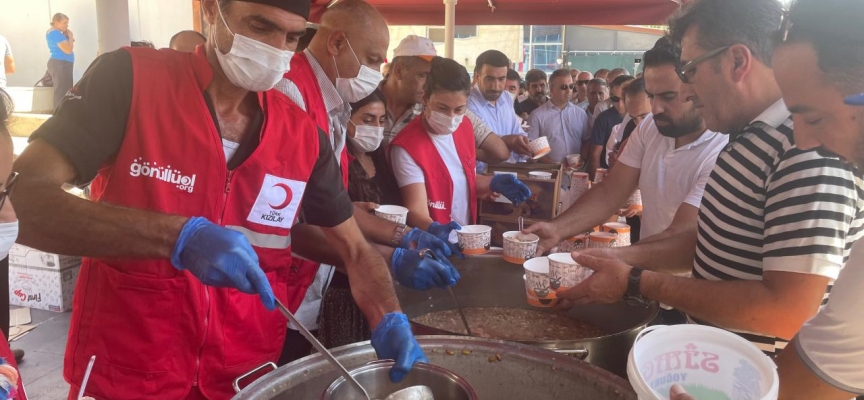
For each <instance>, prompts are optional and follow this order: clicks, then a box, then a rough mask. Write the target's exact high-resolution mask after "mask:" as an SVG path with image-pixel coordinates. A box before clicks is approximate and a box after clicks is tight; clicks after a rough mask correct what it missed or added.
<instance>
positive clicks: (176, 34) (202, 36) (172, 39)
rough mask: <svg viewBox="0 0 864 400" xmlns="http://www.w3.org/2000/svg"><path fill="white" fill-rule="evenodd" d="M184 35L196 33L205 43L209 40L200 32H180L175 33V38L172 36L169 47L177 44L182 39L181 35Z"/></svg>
mask: <svg viewBox="0 0 864 400" xmlns="http://www.w3.org/2000/svg"><path fill="white" fill-rule="evenodd" d="M184 33H194V34H196V35H198V36H200V37H201V40H203V41H205V42H206V41H207V38H206V37H204V35H202V34H201V32H198V31H180V32H177V33H175V34H174V36H171V40H169V41H168V47H171V46H174V42H176V41H177V39H178V38H179V37H180V35H182V34H184Z"/></svg>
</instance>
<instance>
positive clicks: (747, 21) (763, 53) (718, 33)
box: [669, 0, 833, 65]
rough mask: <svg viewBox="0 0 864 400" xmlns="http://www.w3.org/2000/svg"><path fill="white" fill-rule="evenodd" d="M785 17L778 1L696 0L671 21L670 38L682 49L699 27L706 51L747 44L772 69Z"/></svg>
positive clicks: (699, 35) (701, 42)
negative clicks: (775, 39) (777, 34)
mask: <svg viewBox="0 0 864 400" xmlns="http://www.w3.org/2000/svg"><path fill="white" fill-rule="evenodd" d="M782 14H783V6H782V5H781V4H780V2H779V1H778V0H692V1H690V2H689V3H687V4H685V5H684V6H683V7H681V10H680V11H678V12H677V13H676V14H675V15H673V16H672V18H670V19H669V36H670V37H671V38H672V42H674V43H676V44H678V45H680V44H681V39H682V38H683V37H684V34H685V33H686V32H687V30H688V29H690V28H691V27H698V28H699V30H698V33H697V35H696V42H697V43H698V44H699V47H701V48H703V49H704V50H705V51H711V50H713V49H716V48H720V47H723V46H731V45H734V44H743V45H745V46H747V48H748V49H750V52H751V53H753V56H754V57H756V59H758V60H760V61H762V62H763V63H765V64H768V65H770V64H771V48H772V38H773V36H774V33H775V32H776V31H777V29H778V28H779V26H780V20H781V16H782ZM823 23H833V22H831V20H828V21H826V22H823Z"/></svg>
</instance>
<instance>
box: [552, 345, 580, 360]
mask: <svg viewBox="0 0 864 400" xmlns="http://www.w3.org/2000/svg"><path fill="white" fill-rule="evenodd" d="M550 350H552V351H554V352H556V353H559V354H566V355H568V356H573V357H574V358H578V359H580V360H582V361H585V359H587V358H588V354H589V351H588V349H586V348H584V347H581V348H578V349H550Z"/></svg>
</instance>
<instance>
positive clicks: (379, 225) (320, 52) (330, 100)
mask: <svg viewBox="0 0 864 400" xmlns="http://www.w3.org/2000/svg"><path fill="white" fill-rule="evenodd" d="M389 44H390V33H389V31H388V29H387V23H386V22H385V21H384V17H383V16H382V15H381V14H380V13H379V12H378V11H377V10H376V9H375V8H374V7H372V6H371V5H369V4H368V3H366V2H364V1H362V0H344V1H340V2H339V3H337V4H336V5H334V6H333V7H331V8H329V9H328V10H327V11H326V12H325V13H324V15H323V16H322V17H321V23H320V25H319V27H318V32H317V33H316V34H315V37H314V38H312V41H311V42H310V43H309V47H308V48H307V49H306V50H304V51H303V52H300V53H297V54H295V55H294V57H293V59H292V61H291V69H290V71H289V72H288V73H287V74H285V77H284V79H283V80H282V81H281V82H280V83H279V84H277V85H276V88H277V89H279V90H280V91H281V92H283V93H285V94H286V95H287V96H288V97H289V98H290V99H291V100H293V101H294V102H295V103H296V104H297V105H299V106H300V108H302V109H304V110H306V112H307V113H308V114H309V115H310V116H311V117H312V119H313V120H314V121H315V122H316V124H317V125H318V127H319V128H321V130H323V131H324V132H327V134H328V136H329V137H330V139H331V144H332V146H333V150H334V153H335V154H336V157H337V158H338V159H339V164H340V166H341V168H342V177H343V184H344V185H345V186H346V187H347V184H348V181H347V179H348V153H347V148H346V124H347V123H348V120H349V118H350V117H351V106H350V104H349V103H354V102H358V101H360V100H363V99H364V98H366V97H367V96H368V95H369V94H371V93H372V92H373V91H374V90H375V89H376V88H377V87H378V85H379V84H380V83H381V81H382V80H383V77H382V75H381V73H380V72H378V71H380V70H381V65H382V64H383V63H384V59H385V57H386V55H387V47H388V46H389ZM354 216H355V218H357V224H358V225H359V226H360V229H361V231H362V232H363V234H364V235H365V237H366V239H367V240H369V241H370V242H373V243H376V244H379V245H382V246H392V245H393V244H397V245H400V246H401V245H402V243H404V242H403V241H402V239H403V238H405V237H408V236H409V235H414V234H416V235H421V234H422V235H428V237H431V238H429V240H431V241H437V242H443V241H442V240H440V239H439V238H438V237H442V236H443V235H447V236H449V233H450V232H449V231H447V232H443V231H442V232H436V235H435V236H432V235H431V234H429V233H427V232H423V231H422V230H419V229H412V228H410V227H406V226H405V225H404V224H397V223H395V222H391V221H387V220H384V219H381V218H377V217H375V216H373V215H371V214H369V213H368V212H367V211H366V210H362V209H360V208H355V210H354ZM318 230H319V228H317V227H313V226H310V225H307V224H299V225H297V226H296V227H295V229H294V232H297V235H296V237H300V236H303V237H306V238H308V237H312V235H315V234H317V233H316V232H317V231H318ZM415 230H416V231H417V232H413V233H412V231H415ZM451 230H452V229H451ZM301 233H302V235H301ZM436 236H437V237H436ZM447 236H443V237H444V238H446V237H447ZM322 239H323V238H322ZM319 242H320V243H324V242H323V240H322V241H319ZM442 246H444V247H446V246H447V244H446V243H442ZM318 250H319V251H320V254H317V255H316V257H313V259H315V260H318V261H321V262H330V261H329V260H333V258H332V256H333V255H334V254H333V253H334V251H335V250H334V249H332V248H326V246H325V247H324V248H319V249H318ZM379 251H380V252H381V254H382V255H383V256H384V257H385V258H386V257H388V256H391V255H392V254H393V253H392V251H393V249H392V248H389V247H385V248H383V249H382V248H379ZM450 255H452V254H451V253H447V254H445V256H450ZM295 263H299V265H298V267H299V268H306V267H307V265H308V263H311V262H310V261H301V260H295ZM333 271H334V267H332V266H331V265H328V264H321V267H320V268H319V269H318V274H317V276H316V278H315V280H314V282H313V283H312V286H310V288H309V290H308V291H307V292H306V296H305V298H304V299H303V303H302V304H301V306H300V308H299V309H298V310H297V318H298V319H299V320H300V322H301V323H303V324H304V326H306V327H307V328H309V329H312V330H314V329H317V328H318V322H317V320H318V314H319V310H320V304H321V300H322V297H323V296H322V295H323V293H324V292H325V290H326V288H327V286H328V285H329V282H330V279H331V277H332V276H333ZM360 306H361V307H362V306H363V305H362V304H360ZM290 328H291V326H290V325H289V330H288V335H287V337H286V339H285V340H286V341H285V350H286V352H285V353H283V355H282V357H281V358H280V363H281V364H284V363H287V362H290V361H292V360H295V359H298V358H300V357H304V356H307V355H309V350H310V349H311V347H310V346H309V345H308V344H307V342H306V340H305V339H303V338H302V337H301V336H300V335H299V333H298V332H297V331H296V330H294V329H290ZM380 355H381V354H380V353H379V356H380ZM421 356H422V354H421ZM417 360H419V358H416V359H415V360H414V361H417ZM403 376H404V375H403Z"/></svg>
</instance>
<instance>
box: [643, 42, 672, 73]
mask: <svg viewBox="0 0 864 400" xmlns="http://www.w3.org/2000/svg"><path fill="white" fill-rule="evenodd" d="M669 64H671V65H672V66H674V67H675V68H680V67H681V48H680V47H679V46H677V45H675V44H674V43H672V40H671V39H669V37H668V36H664V37H662V38H660V40H658V41H657V43H654V47H653V48H651V50H648V51H646V52H645V55H644V56H643V57H642V66H643V67H644V68H651V67H659V66H662V65H669Z"/></svg>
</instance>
